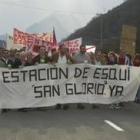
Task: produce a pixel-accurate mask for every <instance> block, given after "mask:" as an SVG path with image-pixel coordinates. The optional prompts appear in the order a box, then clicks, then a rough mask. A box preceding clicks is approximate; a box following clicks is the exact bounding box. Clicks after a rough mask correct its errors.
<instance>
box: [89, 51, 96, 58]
mask: <svg viewBox="0 0 140 140" xmlns="http://www.w3.org/2000/svg"><path fill="white" fill-rule="evenodd" d="M90 59H91V60H94V59H95V54H94V53H93V52H90Z"/></svg>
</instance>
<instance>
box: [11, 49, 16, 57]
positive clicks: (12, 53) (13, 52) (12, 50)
mask: <svg viewBox="0 0 140 140" xmlns="http://www.w3.org/2000/svg"><path fill="white" fill-rule="evenodd" d="M15 54H16V50H15V49H11V50H10V57H12V58H14V57H15Z"/></svg>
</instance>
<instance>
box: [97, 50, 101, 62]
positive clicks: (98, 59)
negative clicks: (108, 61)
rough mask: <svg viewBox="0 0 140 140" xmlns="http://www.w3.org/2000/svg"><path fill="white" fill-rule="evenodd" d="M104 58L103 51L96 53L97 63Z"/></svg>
mask: <svg viewBox="0 0 140 140" xmlns="http://www.w3.org/2000/svg"><path fill="white" fill-rule="evenodd" d="M101 57H102V52H101V51H96V52H95V58H96V60H97V61H100V60H101Z"/></svg>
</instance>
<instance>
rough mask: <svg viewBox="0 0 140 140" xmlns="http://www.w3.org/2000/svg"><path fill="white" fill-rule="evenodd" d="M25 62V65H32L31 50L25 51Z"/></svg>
mask: <svg viewBox="0 0 140 140" xmlns="http://www.w3.org/2000/svg"><path fill="white" fill-rule="evenodd" d="M26 59H27V60H26V63H25V66H32V65H33V61H32V52H30V51H28V52H27V53H26Z"/></svg>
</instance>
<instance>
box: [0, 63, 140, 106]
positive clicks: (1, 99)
mask: <svg viewBox="0 0 140 140" xmlns="http://www.w3.org/2000/svg"><path fill="white" fill-rule="evenodd" d="M139 77H140V68H138V67H129V66H118V65H115V66H94V65H89V64H75V65H63V64H62V65H60V64H59V65H56V66H53V65H50V64H40V65H37V66H30V67H25V68H22V69H14V70H8V69H6V68H1V69H0V108H24V107H42V106H53V105H56V104H57V103H60V104H65V103H101V104H111V103H118V102H123V101H134V99H135V96H136V93H137V89H138V87H139V81H140V80H139Z"/></svg>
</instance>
